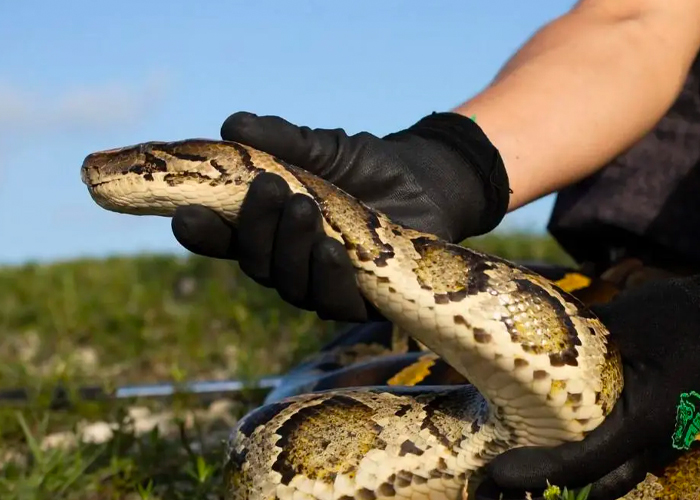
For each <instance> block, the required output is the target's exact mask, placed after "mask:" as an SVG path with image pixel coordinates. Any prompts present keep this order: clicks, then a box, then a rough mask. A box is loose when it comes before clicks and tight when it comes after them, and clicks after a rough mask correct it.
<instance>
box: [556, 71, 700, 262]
mask: <svg viewBox="0 0 700 500" xmlns="http://www.w3.org/2000/svg"><path fill="white" fill-rule="evenodd" d="M548 230H549V232H550V233H551V234H552V236H554V238H555V239H556V240H557V241H558V242H559V244H560V245H562V247H564V249H565V250H566V251H567V252H569V253H570V254H571V255H572V257H574V258H575V259H576V260H578V261H579V262H592V263H595V264H596V265H597V266H598V267H600V268H604V267H605V266H607V265H609V264H610V263H611V261H614V260H616V259H617V258H619V257H620V256H623V255H627V256H633V257H639V258H641V259H643V260H645V261H646V262H649V263H652V264H657V265H660V266H664V267H669V266H671V267H673V266H676V267H681V268H684V267H690V268H700V57H698V58H697V59H696V60H695V62H694V64H693V67H692V69H691V72H690V75H689V77H688V79H687V81H686V83H685V86H684V88H683V90H682V92H681V94H680V96H679V97H678V99H677V101H676V102H675V103H674V105H673V106H672V107H671V109H670V110H669V111H668V113H667V114H666V115H665V116H664V117H663V118H662V119H661V121H660V122H659V123H658V124H657V125H656V126H655V127H654V129H653V130H652V131H651V132H650V133H649V134H647V135H646V136H645V137H644V138H642V139H641V140H640V141H639V142H637V143H636V144H635V145H634V146H633V147H631V148H630V149H629V150H628V151H626V152H625V153H623V154H621V155H620V156H619V157H617V158H616V159H615V160H613V161H612V162H611V163H610V164H609V165H607V166H606V167H604V168H603V169H602V170H600V171H598V172H596V173H595V174H593V175H592V176H590V177H588V178H586V179H584V180H582V181H581V182H578V183H577V184H575V185H572V186H569V187H567V188H565V189H563V190H562V191H561V192H560V193H559V194H558V195H557V200H556V203H555V206H554V210H553V212H552V216H551V219H550V222H549V226H548Z"/></svg>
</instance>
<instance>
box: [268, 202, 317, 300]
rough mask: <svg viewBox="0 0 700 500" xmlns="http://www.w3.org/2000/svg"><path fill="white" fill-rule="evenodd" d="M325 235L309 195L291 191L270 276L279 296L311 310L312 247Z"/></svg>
mask: <svg viewBox="0 0 700 500" xmlns="http://www.w3.org/2000/svg"><path fill="white" fill-rule="evenodd" d="M324 236H325V233H324V232H323V226H322V224H321V214H320V213H319V210H318V206H317V205H316V204H315V203H314V202H313V200H311V199H310V198H309V197H308V196H305V195H303V194H293V195H292V196H291V197H290V198H289V200H288V201H287V203H286V204H285V206H284V210H283V211H282V216H281V218H280V221H279V226H278V227H277V233H276V236H275V241H276V242H277V244H276V245H275V248H274V254H273V259H272V276H273V277H274V284H275V288H277V291H278V292H279V294H280V297H282V299H284V300H285V301H287V302H289V303H290V304H292V305H293V306H296V307H299V308H302V309H307V310H310V308H311V304H310V303H309V300H308V290H309V279H310V263H311V249H312V247H313V245H314V243H316V242H317V241H320V240H321V239H322V238H323V237H324Z"/></svg>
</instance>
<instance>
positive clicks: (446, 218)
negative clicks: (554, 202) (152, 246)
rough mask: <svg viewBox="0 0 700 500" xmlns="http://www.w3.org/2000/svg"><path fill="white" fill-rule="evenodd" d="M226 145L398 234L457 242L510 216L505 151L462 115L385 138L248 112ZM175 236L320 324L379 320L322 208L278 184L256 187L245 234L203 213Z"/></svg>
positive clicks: (180, 224)
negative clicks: (306, 177) (366, 212)
mask: <svg viewBox="0 0 700 500" xmlns="http://www.w3.org/2000/svg"><path fill="white" fill-rule="evenodd" d="M221 137H222V138H223V139H224V140H230V141H236V142H240V143H243V144H246V145H249V146H252V147H254V148H256V149H259V150H262V151H265V152H267V153H270V154H272V155H274V156H276V157H277V158H279V159H281V160H283V161H285V162H288V163H291V164H293V165H296V166H298V167H301V168H303V169H305V170H308V171H310V172H312V173H314V174H315V175H318V176H319V177H322V178H324V179H326V180H328V181H330V182H332V183H333V184H335V185H337V186H339V187H340V188H341V189H343V190H344V191H346V192H348V193H349V194H351V195H353V196H355V197H356V198H358V199H359V200H361V201H363V202H364V203H366V204H367V205H369V206H370V207H372V208H375V209H377V210H379V211H381V212H384V213H385V214H387V215H388V216H389V217H390V218H392V219H393V220H395V221H396V222H399V223H401V224H404V225H406V226H409V227H412V228H414V229H417V230H421V231H426V232H429V233H434V234H437V235H438V236H440V237H442V238H444V239H446V240H448V241H452V242H459V241H461V240H463V239H464V238H466V237H469V236H475V235H478V234H483V233H486V232H488V231H490V230H491V229H493V228H494V227H495V226H496V225H498V223H499V222H500V221H501V219H502V218H503V216H504V215H505V213H506V210H507V207H508V201H509V186H508V179H507V175H506V171H505V168H504V166H503V162H502V160H501V157H500V155H499V153H498V151H497V150H496V148H495V147H494V146H493V145H492V144H491V143H490V141H489V140H488V138H487V137H486V136H485V135H484V133H483V132H482V131H481V129H480V128H479V127H478V126H477V125H476V124H475V123H474V122H473V121H472V120H470V119H469V118H467V117H464V116H462V115H458V114H455V113H434V114H432V115H429V116H427V117H425V118H423V119H422V120H420V121H418V122H417V123H416V124H415V125H413V126H412V127H409V128H408V129H406V130H403V131H400V132H397V133H395V134H390V135H388V136H386V137H383V138H380V137H377V136H375V135H372V134H369V133H366V132H363V133H359V134H355V135H348V134H346V133H345V132H344V131H343V130H342V129H332V130H330V129H310V128H308V127H298V126H296V125H293V124H291V123H289V122H287V121H285V120H283V119H282V118H279V117H276V116H262V117H258V116H256V115H253V114H250V113H242V112H241V113H236V114H233V115H231V116H230V117H229V118H228V119H227V120H226V121H225V123H224V124H223V126H222V129H221ZM172 227H173V233H174V235H175V237H176V238H177V240H178V241H179V242H180V244H182V245H183V246H184V247H185V248H187V249H188V250H190V251H192V252H194V253H198V254H201V255H205V256H209V257H216V258H224V259H232V260H237V261H238V262H239V263H240V266H241V269H242V270H243V271H244V272H245V273H246V274H247V275H248V276H250V277H251V278H253V279H254V280H255V281H256V282H258V283H260V284H261V285H263V286H266V287H274V288H275V289H277V291H278V292H279V294H280V296H281V297H282V298H283V299H284V300H286V301H287V302H289V303H291V304H292V305H295V306H297V307H300V308H302V309H306V310H312V311H316V312H317V314H318V315H319V316H320V317H321V318H323V319H331V320H337V321H356V322H361V321H367V320H372V319H379V316H378V315H377V313H376V312H375V311H373V308H372V307H371V306H370V305H369V304H368V303H367V302H366V301H365V300H364V299H363V298H362V296H361V295H360V293H359V290H358V288H357V285H356V283H355V276H354V271H353V268H352V265H351V263H350V259H349V257H348V256H347V254H346V250H345V248H344V247H343V245H342V244H340V243H339V242H337V241H335V240H333V239H332V238H329V237H327V236H326V235H325V233H324V232H323V231H322V226H321V215H320V212H319V210H318V208H317V207H316V205H315V203H314V202H313V201H312V200H311V199H310V198H309V197H307V196H304V195H299V194H292V193H291V192H290V190H289V187H288V186H287V184H286V182H284V181H283V180H282V178H281V177H279V176H276V175H273V174H261V175H259V176H258V177H257V178H256V179H255V180H254V181H253V183H252V184H251V186H250V190H249V192H248V194H247V196H246V198H245V200H244V202H243V205H242V207H241V212H240V218H239V221H238V224H237V227H236V228H234V227H232V226H231V225H229V224H228V223H226V222H225V221H224V220H223V219H221V218H220V217H219V216H218V215H217V214H215V213H214V212H213V211H211V210H209V209H206V208H204V207H201V206H188V207H181V208H180V209H178V210H177V212H176V214H175V216H174V218H173V222H172Z"/></svg>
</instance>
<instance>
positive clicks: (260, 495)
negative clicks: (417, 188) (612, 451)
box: [81, 139, 683, 500]
mask: <svg viewBox="0 0 700 500" xmlns="http://www.w3.org/2000/svg"><path fill="white" fill-rule="evenodd" d="M261 173H273V174H277V175H279V176H281V177H282V178H283V179H284V180H285V181H286V182H287V183H288V184H289V186H290V188H291V190H292V191H293V192H295V193H302V194H305V195H308V196H310V197H311V198H312V199H313V200H314V201H315V202H316V203H317V204H318V206H319V208H320V210H321V213H322V215H323V227H324V230H325V232H326V234H328V236H330V237H332V238H335V239H336V240H338V241H340V242H342V243H343V244H344V245H345V248H346V249H347V251H348V255H349V256H350V258H351V260H352V263H353V265H354V267H355V269H356V277H357V283H358V285H359V287H360V289H361V291H362V293H363V295H364V296H365V297H366V298H367V300H369V301H370V302H372V303H373V304H374V305H375V307H377V309H379V310H380V311H381V312H382V313H383V315H384V316H385V317H386V318H387V319H388V320H390V321H391V322H392V323H393V324H394V325H395V326H396V328H397V329H399V330H400V331H405V332H408V333H409V334H410V336H411V337H412V338H413V339H415V340H416V341H418V342H420V344H422V345H423V346H425V349H426V355H428V356H430V355H433V356H435V358H437V356H439V357H440V359H441V360H443V361H444V362H445V363H446V364H447V365H449V367H451V368H452V369H453V370H454V371H455V372H456V373H458V374H459V375H461V376H462V377H464V378H465V379H466V380H468V381H469V384H463V385H449V386H439V387H427V386H420V387H408V386H397V385H389V386H385V387H361V388H354V389H353V388H347V389H333V390H331V391H326V392H313V393H310V394H301V395H296V396H293V397H290V398H284V399H280V400H277V401H271V402H270V403H269V404H267V405H265V406H263V407H261V408H259V409H257V410H255V411H253V412H251V413H250V414H248V415H247V416H246V417H244V418H243V419H241V421H240V422H239V423H238V425H237V426H236V428H235V429H234V430H233V433H232V436H231V440H230V443H229V447H228V456H227V463H226V472H225V478H226V481H227V498H231V499H250V500H253V499H274V498H279V499H285V500H287V499H289V500H292V499H293V500H297V499H298V500H302V499H309V500H326V499H328V500H330V499H341V500H349V499H358V500H374V499H381V498H395V497H397V498H401V497H403V498H415V499H418V498H430V499H456V498H460V497H466V496H467V495H468V494H469V491H471V490H472V488H473V486H474V485H475V484H476V482H477V481H478V477H479V471H480V469H481V468H482V467H483V466H484V465H485V464H486V463H488V462H489V461H490V460H491V459H492V458H493V457H495V456H496V455H498V454H500V453H502V452H503V451H505V450H507V449H510V448H513V447H516V446H522V445H541V446H552V445H556V444H558V443H561V442H564V441H573V440H580V439H582V438H583V437H584V436H585V435H586V433H587V432H590V431H591V430H593V429H594V428H595V427H597V426H598V425H599V424H600V423H601V422H602V421H603V419H604V418H605V416H606V415H607V414H608V413H609V412H610V411H611V409H612V407H613V405H614V404H615V402H616V400H617V398H618V396H619V394H620V392H621V390H622V386H623V381H622V372H621V363H620V358H619V354H618V352H617V351H616V350H615V349H614V347H613V346H612V345H611V344H610V343H609V342H608V332H607V330H606V329H605V327H604V326H603V325H602V324H601V323H600V321H599V320H598V319H597V318H596V317H595V316H594V315H593V314H592V313H591V312H590V311H589V310H588V309H587V308H586V307H585V306H584V305H583V304H582V303H581V302H580V301H578V300H577V299H576V298H574V297H573V296H572V295H570V294H569V293H567V292H565V291H564V290H563V289H562V288H561V287H559V286H557V285H556V284H554V283H553V282H552V281H550V280H547V279H545V278H544V277H542V276H540V275H539V274H537V273H535V272H533V271H531V270H528V269H527V268H525V267H522V266H519V265H516V264H513V263H510V262H508V261H505V260H503V259H500V258H497V257H493V256H489V255H485V254H482V253H479V252H475V251H472V250H469V249H466V248H464V247H461V246H458V245H452V244H448V243H446V242H444V241H441V240H439V239H438V238H436V237H435V236H433V235H430V234H424V233H420V232H417V231H414V230H412V229H409V228H406V227H402V226H400V225H398V224H396V223H393V222H392V221H390V220H389V219H388V218H387V217H386V216H384V215H383V214H380V213H377V212H375V211H373V210H372V209H370V208H368V207H366V206H365V205H363V204H362V203H360V202H358V201H357V200H355V199H354V198H352V197H350V196H349V195H347V194H346V193H344V192H343V191H341V190H340V189H338V188H337V187H335V186H333V185H331V184H329V183H327V182H326V181H323V180H321V179H319V178H318V177H315V176H313V175H311V174H310V173H308V172H306V171H304V170H302V169H299V168H296V167H294V166H292V165H289V164H286V163H285V162H283V161H280V160H279V159H276V158H274V157H272V156H270V155H268V154H265V153H262V152H260V151H257V150H254V149H252V148H250V147H247V146H244V145H241V144H237V143H232V142H221V141H210V140H203V139H190V140H185V141H179V142H171V143H163V142H150V143H144V144H139V145H135V146H131V147H127V148H120V149H114V150H109V151H102V152H97V153H93V154H91V155H89V156H88V157H87V158H86V159H85V161H84V163H83V166H82V169H81V177H82V179H83V182H84V183H85V184H86V185H87V186H88V189H89V191H90V194H91V196H92V197H93V199H94V200H95V202H96V203H97V204H99V205H100V206H102V207H103V208H105V209H108V210H112V211H116V212H121V213H128V214H136V215H161V216H171V215H172V214H173V212H174V210H175V208H176V207H177V206H180V205H187V204H199V205H204V206H207V207H210V208H212V209H214V210H215V211H217V212H218V213H219V214H220V215H221V216H223V217H224V218H226V219H227V220H229V221H230V222H231V223H234V224H235V222H236V219H237V216H238V212H239V209H240V205H241V203H242V201H243V198H244V197H245V195H246V193H247V190H248V187H249V185H250V183H251V181H252V180H253V179H254V178H255V176H257V175H259V174H261ZM674 477H675V476H674ZM644 487H646V486H644ZM664 494H665V493H661V494H659V495H657V496H653V497H647V498H659V499H662V498H683V497H672V496H663V495H664ZM630 495H635V493H631V494H630ZM626 498H629V499H631V498H635V497H634V496H628V497H626ZM639 498H644V497H639Z"/></svg>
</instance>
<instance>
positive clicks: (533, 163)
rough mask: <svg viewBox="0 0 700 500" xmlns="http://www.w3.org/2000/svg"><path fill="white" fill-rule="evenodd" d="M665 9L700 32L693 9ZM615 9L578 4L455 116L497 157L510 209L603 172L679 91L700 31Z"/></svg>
mask: <svg viewBox="0 0 700 500" xmlns="http://www.w3.org/2000/svg"><path fill="white" fill-rule="evenodd" d="M639 1H640V2H641V0H639ZM668 2H669V4H678V9H679V10H680V12H681V13H685V18H686V19H688V18H691V20H690V21H688V22H692V23H695V25H700V21H698V19H700V17H698V14H700V8H698V7H697V5H698V4H700V2H697V0H668ZM615 3H616V2H614V1H613V2H607V4H608V5H605V2H601V1H589V2H581V5H580V6H578V7H577V8H576V9H574V10H572V11H571V12H570V13H569V14H567V15H565V16H563V17H561V18H559V19H557V20H555V21H554V22H553V23H551V24H549V25H548V26H546V27H544V28H543V29H542V30H540V31H539V32H538V33H537V34H536V35H535V36H534V37H533V38H532V39H531V40H530V41H529V42H527V43H526V44H525V45H524V46H523V47H522V48H521V49H520V51H519V52H518V53H517V54H516V55H515V56H514V57H513V58H512V59H511V60H510V61H509V62H508V64H506V66H505V67H504V68H503V69H502V70H501V72H500V73H499V75H498V76H497V77H496V79H495V80H494V82H492V83H491V85H489V86H488V87H487V88H486V89H485V90H484V91H483V92H481V93H480V94H478V95H477V96H475V97H474V98H472V99H470V100H469V101H467V102H466V103H464V104H463V105H461V106H459V107H458V108H456V109H455V110H454V111H456V112H458V113H460V114H463V115H465V116H469V117H473V116H475V117H476V118H475V119H476V122H477V123H478V124H479V125H480V126H481V128H482V129H483V130H484V132H485V133H486V134H487V136H488V137H489V138H490V139H491V141H492V142H493V143H494V145H495V146H496V147H497V148H498V149H499V151H500V153H501V155H502V157H503V160H504V163H505V166H506V169H507V171H508V177H509V180H510V185H511V189H512V191H513V193H512V195H511V200H510V206H509V210H514V209H516V208H518V207H520V206H522V205H524V204H526V203H528V202H530V201H533V200H535V199H537V198H539V197H541V196H544V195H546V194H549V193H552V192H554V191H557V190H559V189H561V188H562V187H564V186H566V185H569V184H571V183H573V182H576V181H578V180H580V179H582V178H584V177H586V176H588V175H590V174H591V173H593V172H595V171H596V170H597V169H599V168H601V167H602V166H604V165H605V164H606V162H608V161H610V160H611V159H612V158H613V157H614V156H616V155H618V154H620V153H621V152H622V151H624V150H625V149H627V148H628V147H630V146H631V145H632V144H633V143H634V142H635V141H637V140H639V139H640V138H641V137H642V136H643V135H644V134H645V133H647V132H648V131H649V130H650V129H651V128H652V127H653V126H654V125H655V123H656V122H657V121H658V120H659V119H660V118H661V117H662V116H663V114H664V113H665V112H666V111H667V110H668V108H669V107H670V106H671V105H672V104H673V102H674V100H675V99H676V97H677V95H678V93H679V91H680V89H681V88H682V84H683V82H684V80H685V78H686V76H687V72H688V69H689V67H690V65H691V63H692V61H693V59H694V57H695V54H696V52H697V48H698V47H697V46H698V44H700V36H698V33H699V32H700V30H698V29H696V28H690V27H687V26H686V25H684V24H683V23H684V22H685V21H682V20H679V19H677V18H678V17H683V16H682V15H681V14H680V13H678V14H676V13H674V12H663V13H661V14H658V13H653V14H649V13H646V12H642V11H638V12H633V11H627V12H625V11H624V9H625V7H624V4H626V3H629V2H628V0H621V1H620V2H619V3H618V4H617V7H611V6H612V5H613V4H615ZM641 3H644V2H641ZM646 3H649V2H646ZM662 3H663V2H661V3H658V4H659V5H660V4H662ZM692 3H694V4H695V5H696V6H695V7H689V6H690V5H691V4H692ZM602 7H605V8H602ZM611 8H618V11H617V12H611V11H610V10H611ZM619 9H622V10H619ZM669 10H672V9H669ZM693 10H694V12H693ZM674 16H675V17H676V18H674ZM674 23H676V24H675V25H674ZM693 32H695V33H693Z"/></svg>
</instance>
